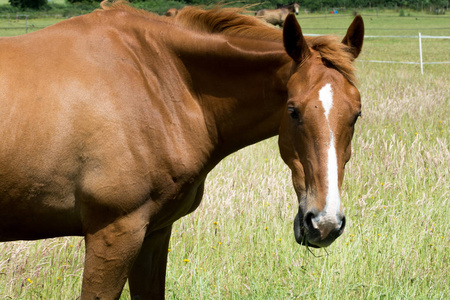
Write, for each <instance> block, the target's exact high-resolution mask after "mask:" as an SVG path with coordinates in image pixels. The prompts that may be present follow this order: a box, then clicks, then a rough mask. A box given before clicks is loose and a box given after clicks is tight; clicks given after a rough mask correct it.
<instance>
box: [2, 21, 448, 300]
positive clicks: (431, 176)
mask: <svg viewBox="0 0 450 300" xmlns="http://www.w3.org/2000/svg"><path fill="white" fill-rule="evenodd" d="M363 18H364V20H365V22H366V35H376V36H378V35H417V32H418V31H421V32H422V34H429V35H447V36H449V35H450V29H449V28H448V24H449V23H448V21H449V17H439V18H437V17H436V18H430V17H429V16H425V15H423V16H418V17H416V16H411V17H404V18H400V17H397V16H395V15H388V14H384V15H381V14H380V15H379V16H378V17H377V16H376V15H373V14H370V13H367V15H365V14H364V13H363ZM416 18H417V20H416ZM299 20H300V22H301V25H302V27H303V30H304V32H305V33H311V34H316V33H320V34H325V33H333V34H339V35H343V34H344V33H345V30H346V28H347V26H348V25H349V24H350V22H351V17H350V16H346V17H340V16H333V17H331V16H327V17H326V18H325V17H324V16H314V15H313V16H311V15H308V16H306V15H300V17H299ZM446 26H447V27H446ZM0 27H2V26H0ZM436 28H438V29H436ZM388 29H389V30H388ZM405 33H407V34H405ZM0 34H3V32H0ZM423 47H424V61H428V62H445V61H446V62H449V61H450V51H449V50H450V40H448V39H447V40H445V39H426V40H424V41H423ZM369 60H392V61H419V52H418V40H417V39H408V38H402V39H400V38H367V39H366V41H365V43H364V47H363V52H362V54H361V56H360V58H359V61H357V62H356V65H357V68H358V77H359V80H360V83H359V90H360V93H361V95H362V105H363V113H362V114H363V116H362V118H361V119H360V120H359V121H358V123H357V125H356V132H355V136H354V139H353V155H352V159H351V160H350V162H349V163H348V165H347V167H346V175H345V180H344V184H343V186H342V201H343V206H344V209H345V212H346V217H347V226H346V230H345V232H344V234H343V235H342V236H341V237H340V238H338V239H337V240H336V242H335V243H334V244H332V245H331V246H330V247H328V248H325V249H311V248H309V249H307V248H305V247H302V246H299V245H298V244H297V243H296V242H295V240H294V235H293V219H294V216H295V213H296V212H297V207H296V206H297V200H296V196H295V193H294V191H293V188H292V184H291V179H290V171H289V170H288V168H287V167H286V166H285V165H284V163H283V162H282V160H281V158H280V156H279V152H278V146H277V138H276V137H274V138H271V139H268V140H266V141H263V142H261V143H258V144H256V145H253V146H250V147H247V148H245V149H243V150H241V151H239V152H237V153H235V154H233V155H231V156H229V157H228V158H226V159H225V160H224V161H222V162H221V163H220V164H219V165H218V166H217V167H216V168H215V169H214V170H213V171H212V172H211V174H210V175H209V177H208V179H207V182H206V188H205V196H204V199H203V202H202V204H201V205H200V207H199V208H198V209H197V210H196V211H195V212H194V213H192V214H190V215H188V216H186V217H184V218H182V219H181V220H179V221H178V222H176V223H175V224H174V228H173V234H172V239H171V243H170V247H169V249H168V251H169V262H168V272H167V283H166V292H167V296H166V298H167V299H448V297H449V295H450V282H449V278H450V222H449V219H450V203H449V197H450V149H449V148H450V146H449V142H450V118H449V115H450V95H449V87H450V65H449V64H442V65H425V66H424V75H421V73H420V67H419V66H418V65H406V64H377V63H371V62H368V61H369ZM83 260H84V243H83V240H82V239H81V238H78V237H64V238H57V239H48V240H40V241H35V242H26V241H18V242H10V243H2V244H0V299H77V297H78V296H79V293H80V290H81V276H82V271H83ZM122 299H129V292H128V289H127V287H126V289H125V290H124V292H123V294H122Z"/></svg>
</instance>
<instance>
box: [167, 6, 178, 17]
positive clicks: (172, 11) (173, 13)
mask: <svg viewBox="0 0 450 300" xmlns="http://www.w3.org/2000/svg"><path fill="white" fill-rule="evenodd" d="M177 14H178V9H176V8H169V9H168V10H167V11H166V13H165V14H164V15H165V16H166V17H175V16H176V15H177Z"/></svg>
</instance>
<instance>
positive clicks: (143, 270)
mask: <svg viewBox="0 0 450 300" xmlns="http://www.w3.org/2000/svg"><path fill="white" fill-rule="evenodd" d="M171 232H172V226H168V227H165V228H162V229H160V230H157V231H155V232H152V233H151V234H150V235H149V236H148V237H146V238H145V240H144V243H143V245H142V248H141V251H140V253H139V255H138V257H137V258H136V261H135V262H134V265H133V268H132V270H131V273H130V277H129V284H130V290H131V298H132V299H133V300H146V299H152V300H153V299H164V291H165V281H166V280H165V279H166V265H167V253H168V248H169V240H170V234H171Z"/></svg>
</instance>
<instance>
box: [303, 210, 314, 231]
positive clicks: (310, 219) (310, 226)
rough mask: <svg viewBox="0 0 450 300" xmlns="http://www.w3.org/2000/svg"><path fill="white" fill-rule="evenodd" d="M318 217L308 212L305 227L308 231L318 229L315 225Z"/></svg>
mask: <svg viewBox="0 0 450 300" xmlns="http://www.w3.org/2000/svg"><path fill="white" fill-rule="evenodd" d="M315 217H316V215H315V214H314V213H313V212H308V213H307V214H306V216H305V226H306V229H307V230H309V231H313V230H315V229H317V225H314V223H313V219H314V218H315Z"/></svg>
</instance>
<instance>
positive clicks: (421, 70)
mask: <svg viewBox="0 0 450 300" xmlns="http://www.w3.org/2000/svg"><path fill="white" fill-rule="evenodd" d="M419 48H420V73H421V74H422V75H423V60H422V34H421V33H420V32H419Z"/></svg>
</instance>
